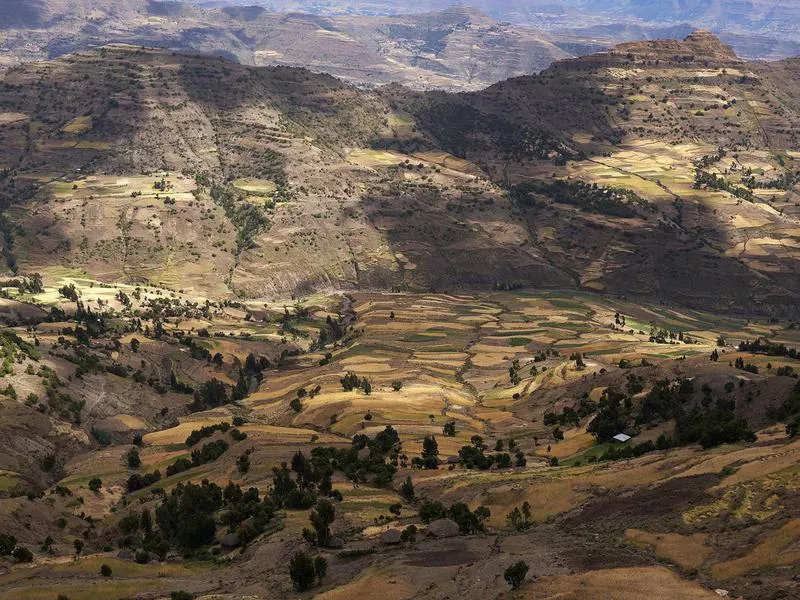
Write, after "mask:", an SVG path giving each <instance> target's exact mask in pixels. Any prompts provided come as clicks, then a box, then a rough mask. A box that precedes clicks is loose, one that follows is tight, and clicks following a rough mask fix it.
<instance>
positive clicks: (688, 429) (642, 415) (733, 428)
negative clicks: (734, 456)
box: [587, 378, 755, 451]
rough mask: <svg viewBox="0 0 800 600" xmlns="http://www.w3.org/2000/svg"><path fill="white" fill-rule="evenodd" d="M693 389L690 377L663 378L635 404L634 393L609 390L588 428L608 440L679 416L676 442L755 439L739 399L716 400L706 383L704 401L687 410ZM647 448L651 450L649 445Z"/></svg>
mask: <svg viewBox="0 0 800 600" xmlns="http://www.w3.org/2000/svg"><path fill="white" fill-rule="evenodd" d="M693 392H694V385H693V384H692V382H691V381H690V380H686V379H682V378H678V379H677V380H675V381H669V380H667V379H662V380H660V381H657V382H656V383H655V385H654V386H653V388H652V389H651V390H650V391H649V392H648V393H647V394H646V395H645V397H644V398H643V399H642V401H641V402H640V403H639V404H638V406H635V405H634V403H633V401H632V398H631V397H630V396H626V395H625V394H623V393H620V392H618V391H615V390H612V389H607V390H606V391H605V392H604V394H603V396H602V397H601V399H600V402H599V404H598V414H597V416H596V417H595V418H594V419H593V420H592V422H591V423H590V424H589V426H588V427H587V431H589V432H591V433H593V434H594V435H595V436H596V437H597V439H598V441H600V442H607V441H610V440H611V439H612V438H613V436H614V435H616V434H617V433H619V432H621V431H625V430H626V429H628V428H629V427H631V426H641V425H644V424H647V423H652V422H654V421H657V420H668V419H675V421H676V428H675V433H676V439H675V441H674V443H675V444H677V445H683V444H692V443H700V444H702V445H703V447H706V448H708V447H712V446H716V445H718V444H724V443H733V442H737V441H741V440H744V441H753V440H754V439H755V434H753V432H752V431H750V429H749V427H748V425H747V422H746V421H745V420H744V419H743V418H740V417H737V416H736V414H735V402H734V401H733V400H730V399H724V398H719V399H717V400H716V401H714V400H713V398H712V391H711V388H710V387H708V386H703V392H704V397H703V399H702V400H701V402H700V403H699V404H698V405H695V406H693V407H692V408H690V409H688V410H687V408H686V404H687V403H688V401H689V399H690V398H691V395H692V394H693ZM670 444H672V442H670ZM643 448H644V449H645V450H644V451H649V450H648V447H647V446H644V447H643Z"/></svg>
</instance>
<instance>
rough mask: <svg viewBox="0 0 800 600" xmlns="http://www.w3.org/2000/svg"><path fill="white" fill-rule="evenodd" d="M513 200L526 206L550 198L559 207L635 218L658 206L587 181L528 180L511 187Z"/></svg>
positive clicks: (652, 210) (628, 192)
mask: <svg viewBox="0 0 800 600" xmlns="http://www.w3.org/2000/svg"><path fill="white" fill-rule="evenodd" d="M509 194H510V196H511V198H512V200H514V201H515V202H517V203H518V204H520V205H522V206H536V204H537V197H540V196H546V197H549V198H551V199H552V200H553V201H554V202H558V203H559V204H572V205H576V206H578V208H580V209H581V210H582V211H584V212H592V213H599V214H604V215H609V216H612V217H623V218H630V217H635V216H636V215H637V214H638V213H639V211H645V212H655V210H656V207H655V206H654V205H653V204H651V203H650V202H648V201H647V200H645V199H644V198H642V197H640V196H639V195H637V194H636V193H635V192H633V191H631V190H628V189H625V188H617V187H604V186H599V185H597V184H596V183H585V182H583V181H577V180H576V181H568V180H564V179H558V180H554V181H538V180H532V181H525V182H522V183H519V184H517V185H514V186H512V187H511V190H510V192H509Z"/></svg>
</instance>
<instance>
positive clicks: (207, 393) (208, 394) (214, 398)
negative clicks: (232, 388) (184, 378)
mask: <svg viewBox="0 0 800 600" xmlns="http://www.w3.org/2000/svg"><path fill="white" fill-rule="evenodd" d="M231 401H232V397H231V396H230V395H229V394H228V386H226V385H225V384H224V383H222V382H221V381H220V380H219V379H217V378H215V377H212V378H211V379H209V380H208V381H206V382H205V383H204V384H203V385H201V386H200V388H199V389H197V390H195V392H194V400H193V402H192V404H191V405H190V406H189V408H190V409H191V410H193V411H201V410H208V409H209V408H216V407H218V406H222V405H224V404H228V403H229V402H231Z"/></svg>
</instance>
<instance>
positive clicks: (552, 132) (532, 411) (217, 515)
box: [0, 9, 800, 600]
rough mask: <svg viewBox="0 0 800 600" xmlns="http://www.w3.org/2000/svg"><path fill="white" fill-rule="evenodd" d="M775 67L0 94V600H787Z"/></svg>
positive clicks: (588, 66) (681, 51)
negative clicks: (356, 599) (369, 84)
mask: <svg viewBox="0 0 800 600" xmlns="http://www.w3.org/2000/svg"><path fill="white" fill-rule="evenodd" d="M243 10H244V9H243ZM326 35H327V34H326ZM797 69H798V63H797V61H796V60H793V59H787V60H783V61H778V62H774V63H763V62H748V61H746V60H743V59H742V58H740V57H739V56H737V55H736V53H735V52H734V51H733V50H732V49H731V48H730V47H728V46H726V45H725V44H723V43H722V42H721V41H720V40H719V39H717V38H716V37H715V36H713V35H712V34H710V33H708V32H704V31H696V32H693V33H691V34H690V35H688V36H687V37H686V38H685V39H683V40H680V41H678V40H661V41H647V42H636V43H627V44H623V45H619V46H616V47H614V48H613V49H610V50H607V51H604V52H600V53H596V54H592V55H589V56H584V57H581V58H570V59H567V60H563V61H559V62H556V63H554V64H553V65H552V66H549V67H548V68H546V69H544V70H543V71H542V72H541V73H540V74H538V75H524V76H519V77H512V78H510V79H507V80H505V81H502V82H500V83H496V84H494V85H490V86H489V87H485V88H484V87H483V83H480V84H478V83H477V82H476V85H475V87H474V88H470V89H472V90H473V91H469V92H465V93H451V92H448V91H444V90H427V91H426V89H427V86H402V85H399V84H397V83H393V84H389V85H385V86H382V87H375V88H374V89H364V88H363V87H357V86H354V85H351V84H350V83H347V82H344V81H342V80H340V79H337V78H335V77H333V76H331V75H326V74H319V73H315V72H313V71H314V69H312V70H306V69H302V68H297V67H296V66H287V65H281V66H260V67H257V66H248V65H246V64H241V62H233V61H229V60H226V59H225V58H220V57H214V56H209V55H207V54H192V53H184V52H178V51H173V50H164V49H158V48H148V47H142V46H141V45H140V44H139V43H138V42H137V43H136V44H127V43H114V44H109V45H103V46H102V47H98V48H94V49H91V50H79V51H76V52H72V53H69V54H66V55H65V56H60V57H58V58H55V59H54V60H47V61H42V60H36V61H25V62H21V63H19V64H14V65H13V66H9V68H7V69H6V70H5V71H4V72H3V73H2V82H1V83H0V209H2V212H1V214H0V232H1V233H2V236H0V238H1V239H0V241H1V242H2V257H3V263H4V267H3V269H4V274H3V279H2V282H0V317H1V318H2V321H3V327H2V329H0V354H1V355H2V357H3V368H2V371H0V379H2V380H3V381H2V383H0V414H1V415H2V416H0V439H1V440H2V441H3V443H2V444H0V596H3V597H13V598H18V599H20V600H33V599H37V600H38V599H40V598H41V599H47V600H54V599H58V600H63V599H65V598H66V599H68V600H76V599H89V598H92V599H95V598H114V599H116V598H136V599H138V600H151V599H152V600H156V599H161V598H171V599H173V600H186V599H190V598H205V599H208V600H211V599H220V598H225V599H230V600H234V599H244V598H248V599H250V598H276V599H277V598H287V597H298V598H308V597H318V598H327V599H337V598H345V597H350V596H352V595H353V594H361V595H362V596H364V597H378V596H385V597H387V598H397V599H401V598H431V599H434V598H436V599H443V598H452V597H455V596H458V597H463V598H465V599H467V600H468V599H471V598H476V599H477V598H486V597H492V598H523V597H524V598H537V599H538V598H541V599H543V600H544V599H549V598H555V597H559V598H575V599H579V598H580V599H590V600H592V599H595V598H596V599H598V600H599V599H601V598H608V597H614V598H624V599H627V598H630V599H631V600H639V599H643V598H655V599H657V600H658V599H662V598H663V599H664V600H666V599H672V598H697V599H706V598H708V599H710V598H718V597H721V596H726V595H727V596H728V597H732V598H746V599H748V600H750V599H753V600H768V599H769V600H771V599H774V598H791V597H794V596H795V595H797V593H798V590H799V589H800V588H798V577H799V576H800V573H798V567H797V565H798V550H797V546H798V543H800V527H798V514H800V505H798V499H799V498H800V493H799V492H800V490H799V489H798V482H800V478H799V477H798V464H800V463H799V462H798V452H800V445H798V444H800V442H798V433H799V432H800V429H799V428H800V420H799V419H800V386H798V382H797V375H798V373H800V364H798V360H799V359H798V350H797V348H798V347H799V346H800V329H798V318H800V316H798V314H797V303H796V298H797V293H798V292H800V279H798V277H797V258H798V256H797V254H798V248H800V221H799V220H800V213H798V205H800V204H799V203H800V197H799V196H798V187H797V186H798V184H799V183H800V175H799V174H800V166H799V165H798V163H797V161H798V160H800V154H798V152H797V150H796V148H797V140H798V133H800V130H799V129H798V128H799V127H800V107H799V106H798V105H797V101H796V97H797V94H796V91H797V90H796V89H795V88H796V83H795V82H796V81H797ZM502 77H505V75H503V76H502ZM490 79H491V77H489V76H486V78H485V79H481V82H484V83H488V82H489V80H490ZM348 81H353V80H351V79H348ZM442 87H449V86H442ZM457 87H458V86H457ZM458 89H464V88H463V87H458Z"/></svg>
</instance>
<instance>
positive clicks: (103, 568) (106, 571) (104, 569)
mask: <svg viewBox="0 0 800 600" xmlns="http://www.w3.org/2000/svg"><path fill="white" fill-rule="evenodd" d="M100 575H102V576H103V577H111V567H109V566H108V565H107V564H105V563H103V564H102V565H100Z"/></svg>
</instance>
